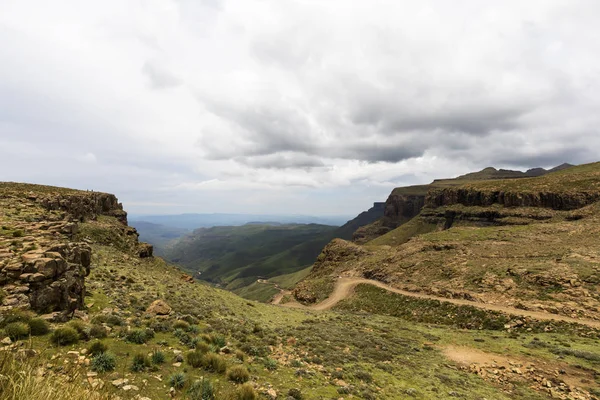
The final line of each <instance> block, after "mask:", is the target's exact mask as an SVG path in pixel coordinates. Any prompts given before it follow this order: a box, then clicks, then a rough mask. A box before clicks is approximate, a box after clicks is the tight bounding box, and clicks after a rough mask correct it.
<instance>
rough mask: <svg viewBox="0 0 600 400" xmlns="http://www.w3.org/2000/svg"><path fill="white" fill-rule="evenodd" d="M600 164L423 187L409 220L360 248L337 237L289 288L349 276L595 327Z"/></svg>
mask: <svg viewBox="0 0 600 400" xmlns="http://www.w3.org/2000/svg"><path fill="white" fill-rule="evenodd" d="M599 216H600V163H595V164H586V165H581V166H577V167H570V168H568V169H560V170H558V171H556V172H553V173H549V174H545V175H543V176H539V177H533V178H524V179H496V180H494V179H492V180H480V181H474V180H470V181H468V182H465V183H463V184H462V185H454V186H447V187H437V188H431V189H430V190H429V192H428V193H427V195H426V197H425V200H424V204H423V207H422V209H421V210H420V211H419V212H418V214H417V216H416V217H414V218H413V219H411V220H410V221H408V222H406V223H404V224H402V225H400V226H399V227H398V228H396V229H394V230H392V231H390V232H388V233H387V234H385V235H383V236H380V237H378V238H376V239H374V240H372V241H370V242H368V243H367V244H366V245H365V246H364V247H361V246H357V245H356V244H352V243H349V242H345V241H341V240H337V241H334V242H332V243H330V244H329V245H328V246H327V247H326V248H325V249H324V252H323V253H322V254H321V256H319V261H318V262H317V263H316V264H315V265H314V266H313V269H312V271H311V273H310V274H309V275H308V276H307V277H306V278H305V280H304V281H302V282H301V283H300V284H299V285H298V286H297V287H296V289H295V296H296V298H297V299H299V300H303V301H305V302H306V301H309V302H310V301H318V299H319V298H325V297H327V296H328V293H327V291H324V290H323V287H326V286H328V285H327V284H326V282H327V281H330V282H333V281H335V280H336V279H337V277H338V276H340V275H343V274H349V275H352V276H362V277H365V278H369V279H376V280H379V281H382V282H384V283H386V284H389V285H391V286H393V287H396V288H400V289H404V290H408V291H411V292H420V293H426V294H432V295H436V296H445V297H450V298H462V299H468V300H472V301H476V302H480V303H493V304H503V305H517V304H518V307H519V308H520V309H523V310H533V311H548V310H550V311H549V312H551V313H555V314H559V315H565V316H573V315H576V316H579V317H581V318H587V319H594V320H600V312H599V311H598V310H600V308H599V307H598V306H600V301H598V299H600V291H599V287H600V286H598V284H599V283H600V267H599V266H598V261H597V260H598V259H597V257H598V256H600V254H597V251H596V249H595V246H594V243H595V241H596V237H597V236H598V234H599V233H600V217H599Z"/></svg>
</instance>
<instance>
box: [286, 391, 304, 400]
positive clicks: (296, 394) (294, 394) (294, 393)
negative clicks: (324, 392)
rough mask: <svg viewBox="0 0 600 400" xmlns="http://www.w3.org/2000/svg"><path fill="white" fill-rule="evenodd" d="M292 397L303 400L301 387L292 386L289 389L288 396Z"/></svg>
mask: <svg viewBox="0 0 600 400" xmlns="http://www.w3.org/2000/svg"><path fill="white" fill-rule="evenodd" d="M290 397H291V398H292V399H295V400H302V393H301V392H300V389H296V388H292V389H290V390H288V398H290Z"/></svg>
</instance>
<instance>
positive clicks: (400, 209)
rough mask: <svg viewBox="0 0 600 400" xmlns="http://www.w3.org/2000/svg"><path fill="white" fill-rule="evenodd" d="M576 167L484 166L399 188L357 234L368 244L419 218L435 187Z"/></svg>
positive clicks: (356, 236) (515, 177) (529, 175)
mask: <svg viewBox="0 0 600 400" xmlns="http://www.w3.org/2000/svg"><path fill="white" fill-rule="evenodd" d="M570 167H572V165H571V164H567V163H564V164H561V165H559V166H557V167H555V168H552V169H551V170H545V169H544V168H533V169H530V170H528V171H527V172H521V171H512V170H506V169H496V168H493V167H488V168H484V169H482V170H481V171H478V172H471V173H468V174H465V175H461V176H458V177H456V178H452V179H435V180H434V181H433V182H432V183H430V184H428V185H415V186H405V187H399V188H395V189H394V190H393V191H392V193H391V194H390V195H389V197H388V198H387V200H386V202H385V208H384V215H383V217H382V218H380V219H378V220H377V221H375V222H374V223H372V224H369V225H364V226H362V227H361V228H360V229H358V230H357V231H356V232H355V233H354V236H353V240H354V241H355V242H356V243H361V244H364V243H366V242H368V241H370V240H373V239H375V238H376V237H378V236H381V235H384V234H386V233H387V232H389V231H391V230H393V229H395V228H397V227H398V226H400V225H402V224H404V223H406V222H408V221H409V220H410V219H412V218H413V217H415V216H416V215H417V214H418V213H419V211H420V210H421V208H423V206H424V204H425V196H426V195H427V193H428V192H429V190H432V189H441V188H446V187H453V186H459V185H463V184H466V183H468V182H477V181H483V180H497V179H523V178H529V177H535V176H543V175H545V174H548V173H550V172H555V171H560V170H563V169H567V168H570Z"/></svg>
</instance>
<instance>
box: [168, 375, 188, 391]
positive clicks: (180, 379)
mask: <svg viewBox="0 0 600 400" xmlns="http://www.w3.org/2000/svg"><path fill="white" fill-rule="evenodd" d="M185 381H186V376H185V374H184V373H183V372H177V373H175V374H173V375H171V376H170V377H169V384H170V385H171V386H172V387H174V388H175V389H183V387H184V386H185Z"/></svg>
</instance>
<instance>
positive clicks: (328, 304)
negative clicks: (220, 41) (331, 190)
mask: <svg viewBox="0 0 600 400" xmlns="http://www.w3.org/2000/svg"><path fill="white" fill-rule="evenodd" d="M360 284H368V285H373V286H377V287H379V288H381V289H384V290H387V291H389V292H393V293H398V294H401V295H403V296H410V297H415V298H419V299H430V300H438V301H443V302H447V303H452V304H458V305H461V306H471V307H477V308H481V309H483V310H490V311H499V312H502V313H505V314H510V315H515V316H523V317H531V318H534V319H537V320H551V321H563V322H572V323H576V324H580V325H586V326H589V327H591V328H597V329H600V321H595V320H591V319H577V318H571V317H567V316H563V315H556V314H550V313H546V312H541V311H527V310H520V309H518V308H512V307H507V306H502V305H497V304H488V303H477V302H473V301H469V300H461V299H448V298H445V297H436V296H432V295H428V294H423V293H414V292H408V291H406V290H401V289H396V288H394V287H391V286H388V285H386V284H385V283H382V282H379V281H374V280H370V279H364V278H340V279H338V281H337V283H336V285H335V288H334V289H333V293H331V296H329V297H328V298H327V299H325V300H323V301H322V302H320V303H318V304H315V305H312V306H304V305H302V304H300V303H296V302H292V303H285V304H282V306H284V307H293V308H306V309H312V310H329V309H331V308H332V307H334V306H335V305H336V304H337V303H339V302H340V301H341V300H344V299H347V298H348V297H350V296H352V294H353V293H354V288H355V287H356V286H358V285H360ZM283 295H284V292H282V293H280V295H277V296H275V298H274V300H273V304H279V302H280V301H281V298H282V297H283Z"/></svg>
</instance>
